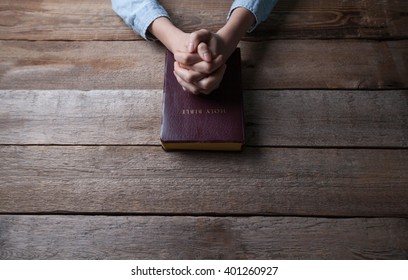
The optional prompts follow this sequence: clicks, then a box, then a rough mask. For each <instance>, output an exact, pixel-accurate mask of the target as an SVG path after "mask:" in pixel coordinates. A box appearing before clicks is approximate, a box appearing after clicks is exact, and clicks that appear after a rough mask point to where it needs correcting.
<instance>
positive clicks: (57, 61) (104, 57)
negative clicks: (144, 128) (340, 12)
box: [0, 40, 408, 90]
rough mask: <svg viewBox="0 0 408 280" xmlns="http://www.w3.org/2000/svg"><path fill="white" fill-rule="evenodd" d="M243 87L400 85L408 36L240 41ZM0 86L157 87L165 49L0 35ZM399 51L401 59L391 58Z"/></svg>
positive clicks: (404, 82)
mask: <svg viewBox="0 0 408 280" xmlns="http://www.w3.org/2000/svg"><path fill="white" fill-rule="evenodd" d="M240 46H241V48H242V59H243V77H244V82H243V83H244V84H243V85H244V88H245V89H305V88H307V89H378V88H387V89H395V88H397V89H398V88H406V87H408V76H406V75H404V74H405V73H406V72H408V71H407V63H406V59H405V58H404V57H405V54H406V52H407V47H406V46H407V41H396V42H392V46H391V47H390V43H389V42H373V41H332V40H327V41H325V40H316V41H308V40H289V41H284V40H279V41H269V42H261V43H251V42H246V43H242V44H241V45H240ZM0 50H1V52H0V88H1V89H81V90H90V89H161V88H162V87H163V64H164V48H163V47H161V46H159V45H157V44H154V43H148V42H98V41H96V42H41V41H40V42H28V41H0ZM397 57H401V58H402V59H403V60H402V61H401V60H400V59H396V58H397Z"/></svg>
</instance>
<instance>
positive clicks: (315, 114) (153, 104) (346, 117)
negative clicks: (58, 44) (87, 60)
mask: <svg viewBox="0 0 408 280" xmlns="http://www.w3.org/2000/svg"><path fill="white" fill-rule="evenodd" d="M0 99H1V103H0V144H7V145H10V144H11V145H12V144H45V145H47V144H53V145H159V144H160V143H159V133H160V124H161V103H162V90H100V91H98V90H95V91H73V90H56V91H33V90H29V91H25V90H3V91H0ZM245 108H246V110H245V116H246V118H245V119H246V129H247V144H248V145H249V146H275V147H276V146H301V147H306V146H308V147H316V146H318V147H324V146H325V147H388V148H404V147H405V148H406V147H408V91H407V90H400V91H387V92H384V91H367V92H366V91H357V92H356V91H294V90H279V91H246V92H245Z"/></svg>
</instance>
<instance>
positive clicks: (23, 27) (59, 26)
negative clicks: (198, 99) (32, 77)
mask: <svg viewBox="0 0 408 280" xmlns="http://www.w3.org/2000/svg"><path fill="white" fill-rule="evenodd" d="M160 2H161V3H162V4H163V5H164V7H165V8H166V9H167V10H168V12H169V14H170V15H171V17H172V20H173V21H174V23H175V24H176V25H177V26H179V27H180V28H181V29H182V30H185V31H187V32H191V31H194V30H198V29H200V28H208V29H210V30H212V31H216V30H218V29H219V28H220V27H221V26H222V25H223V24H224V23H225V21H226V14H227V12H228V10H229V7H230V5H231V1H227V0H210V1H200V0H162V1H160ZM407 9H408V4H407V2H406V1H405V0H385V1H375V0H357V1H353V0H347V1H337V0H326V1H316V0H303V1H289V0H280V1H279V3H278V5H277V6H276V8H275V10H274V12H273V13H272V15H271V16H270V17H269V19H268V21H266V22H265V23H264V24H262V25H261V26H259V28H258V29H257V31H256V32H254V33H251V34H248V35H247V36H246V38H245V39H246V40H265V39H277V38H279V39H288V38H291V39H321V38H359V39H360V38H370V39H384V38H388V39H389V38H392V39H402V38H405V39H406V38H407V37H408V36H407V35H408V31H407V28H406V26H407V25H408V17H407V15H406V14H405V13H404V12H403V11H406V10H407ZM1 39H2V40H107V41H110V40H140V39H141V38H140V37H139V36H136V35H135V34H134V33H133V32H132V31H131V30H130V28H128V27H127V26H126V25H125V24H124V23H123V22H122V21H121V19H120V18H119V17H118V16H116V15H115V13H114V11H113V10H112V8H111V2H110V1H108V0H98V1H93V0H85V1H81V0H72V1H69V3H68V2H67V1H63V0H20V1H2V2H1V3H0V40H1Z"/></svg>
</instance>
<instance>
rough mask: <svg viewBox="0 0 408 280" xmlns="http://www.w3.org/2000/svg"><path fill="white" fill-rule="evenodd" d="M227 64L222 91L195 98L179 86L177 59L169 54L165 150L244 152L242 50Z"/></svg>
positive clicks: (163, 127)
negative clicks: (175, 72) (176, 72)
mask: <svg viewBox="0 0 408 280" xmlns="http://www.w3.org/2000/svg"><path fill="white" fill-rule="evenodd" d="M226 64H227V68H226V70H225V74H224V77H223V80H222V82H221V84H220V86H219V88H218V89H216V90H215V91H213V92H212V93H211V94H209V95H205V94H198V95H194V94H192V93H189V92H185V91H184V90H183V88H182V87H181V86H180V84H179V83H178V82H177V79H176V77H175V76H174V73H173V70H174V56H173V54H172V53H171V52H170V51H167V53H166V63H165V75H164V90H163V111H162V124H161V132H160V140H161V144H162V146H163V148H164V149H165V150H167V151H169V150H216V151H240V150H242V148H243V145H244V142H245V133H244V108H243V94H242V85H241V53H240V49H239V48H237V49H236V50H235V51H234V53H233V54H232V55H231V56H230V58H229V59H228V61H227V62H226Z"/></svg>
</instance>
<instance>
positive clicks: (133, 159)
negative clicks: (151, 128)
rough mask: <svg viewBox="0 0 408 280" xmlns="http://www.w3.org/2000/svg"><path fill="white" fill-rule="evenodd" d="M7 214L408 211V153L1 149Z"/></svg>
mask: <svg viewBox="0 0 408 280" xmlns="http://www.w3.org/2000/svg"><path fill="white" fill-rule="evenodd" d="M0 158H1V161H0V178H2V183H1V184H0V212H1V213H38V212H44V213H54V212H58V213H61V212H62V213H65V212H73V213H155V214H163V213H173V214H176V213H178V214H185V213H188V214H205V213H214V214H222V215H224V214H247V215H257V214H268V215H300V216H306V215H308V216H353V217H355V216H364V217H368V216H381V217H386V216H399V217H401V216H403V217H407V216H408V204H407V201H408V188H407V186H408V173H407V172H406V171H407V170H408V150H407V149H404V150H397V149H386V150H381V149H374V150H370V149H297V148H279V149H273V148H247V149H245V151H244V152H243V153H200V152H197V153H194V152H186V153H183V152H174V153H166V152H164V151H162V150H161V148H159V147H147V146H141V147H138V146H131V147H130V146H69V147H63V146H0Z"/></svg>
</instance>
